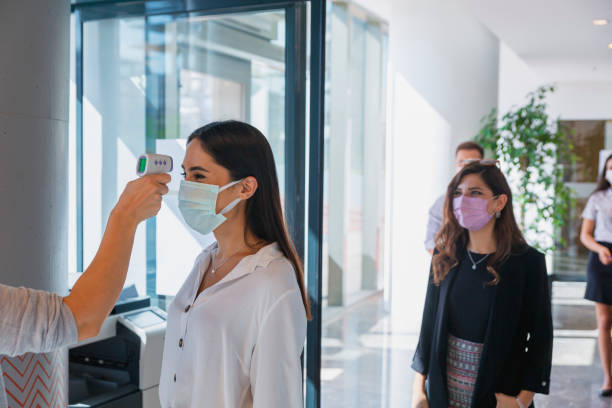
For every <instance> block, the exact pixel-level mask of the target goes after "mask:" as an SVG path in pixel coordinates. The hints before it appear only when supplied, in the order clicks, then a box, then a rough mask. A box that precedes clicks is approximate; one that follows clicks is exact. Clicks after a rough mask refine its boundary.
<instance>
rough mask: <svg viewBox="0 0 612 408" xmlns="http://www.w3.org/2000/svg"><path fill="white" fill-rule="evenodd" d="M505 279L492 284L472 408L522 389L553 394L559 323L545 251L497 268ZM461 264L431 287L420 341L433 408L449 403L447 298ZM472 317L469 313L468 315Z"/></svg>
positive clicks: (417, 358)
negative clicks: (556, 322)
mask: <svg viewBox="0 0 612 408" xmlns="http://www.w3.org/2000/svg"><path fill="white" fill-rule="evenodd" d="M496 271H497V272H498V273H499V276H500V281H499V283H498V284H497V285H495V286H491V287H489V290H492V291H494V300H493V304H492V306H491V311H490V314H489V323H488V326H487V331H486V334H485V340H484V346H483V350H482V356H481V360H480V369H479V371H478V377H477V380H476V386H475V389H474V396H473V400H472V407H474V408H481V407H495V405H496V400H495V393H497V392H501V393H504V394H507V395H512V396H515V395H518V393H519V392H520V391H521V390H528V391H533V392H536V393H541V394H548V391H549V383H550V366H551V360H552V341H553V327H552V315H551V304H550V293H549V289H548V276H547V274H546V263H545V259H544V255H543V254H541V253H540V252H538V251H536V250H535V249H533V248H531V247H528V248H527V249H526V250H525V251H524V252H523V253H521V254H520V255H515V256H512V257H510V258H509V259H508V260H507V261H506V262H505V263H504V264H502V265H501V266H499V267H497V268H496ZM455 275H456V268H453V269H451V271H450V272H449V274H448V275H447V276H446V278H445V279H444V280H442V282H441V283H440V286H436V285H434V284H433V282H430V283H429V284H428V286H427V296H426V298H425V308H424V310H423V322H422V324H421V334H420V337H419V344H418V346H417V349H416V352H415V354H414V359H413V362H412V368H413V369H414V370H415V371H417V372H419V373H421V374H424V375H426V376H427V397H428V399H429V404H430V406H431V407H432V408H443V407H447V405H448V395H447V388H446V348H447V338H448V331H447V320H448V313H447V310H446V309H447V306H446V304H447V298H448V293H449V288H450V287H451V285H452V284H453V280H454V278H455ZM466 318H469V316H466Z"/></svg>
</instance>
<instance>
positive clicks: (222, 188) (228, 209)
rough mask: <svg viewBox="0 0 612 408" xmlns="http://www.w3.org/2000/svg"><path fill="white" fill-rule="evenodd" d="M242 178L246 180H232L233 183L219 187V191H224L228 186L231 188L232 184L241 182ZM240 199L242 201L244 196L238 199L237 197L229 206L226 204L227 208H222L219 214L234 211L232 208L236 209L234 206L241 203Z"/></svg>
mask: <svg viewBox="0 0 612 408" xmlns="http://www.w3.org/2000/svg"><path fill="white" fill-rule="evenodd" d="M242 180H244V179H240V180H236V181H232V182H231V183H229V184H226V185H224V186H223V187H221V188H220V189H219V192H222V191H223V190H227V189H228V188H230V187H232V186H235V185H236V184H238V183H240V182H241V181H242ZM240 201H242V198H237V199H235V200H234V201H232V202H231V203H229V204H228V205H227V206H225V208H224V209H222V210H221V212H219V214H218V215H225V214H227V213H228V212H230V211H232V210H233V209H234V208H235V207H236V206H237V205H238V203H239V202H240Z"/></svg>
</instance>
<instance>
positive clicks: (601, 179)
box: [591, 154, 612, 194]
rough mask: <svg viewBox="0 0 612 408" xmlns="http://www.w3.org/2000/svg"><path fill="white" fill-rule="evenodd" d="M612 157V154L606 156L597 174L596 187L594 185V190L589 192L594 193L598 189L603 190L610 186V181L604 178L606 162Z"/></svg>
mask: <svg viewBox="0 0 612 408" xmlns="http://www.w3.org/2000/svg"><path fill="white" fill-rule="evenodd" d="M610 159H612V154H611V155H609V156H608V158H607V159H606V161H605V162H604V165H603V169H602V170H601V174H600V175H599V180H597V187H595V191H593V192H592V193H591V194H595V193H596V192H598V191H604V190H607V189H609V188H610V182H609V181H608V179H606V171H607V168H608V162H609V161H610Z"/></svg>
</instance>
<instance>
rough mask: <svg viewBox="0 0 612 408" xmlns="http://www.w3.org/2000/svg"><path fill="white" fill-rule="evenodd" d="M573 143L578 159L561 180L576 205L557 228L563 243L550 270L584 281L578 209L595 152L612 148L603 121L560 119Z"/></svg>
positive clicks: (594, 169)
mask: <svg viewBox="0 0 612 408" xmlns="http://www.w3.org/2000/svg"><path fill="white" fill-rule="evenodd" d="M561 126H563V127H565V128H566V130H567V132H568V136H569V137H570V139H571V141H572V143H573V145H574V152H575V153H576V155H577V156H578V161H577V163H576V164H575V165H573V166H571V165H570V164H569V163H565V166H567V168H568V171H567V172H566V174H565V181H566V183H568V184H569V185H570V186H571V187H572V188H573V189H574V191H575V193H576V205H575V206H573V207H572V208H570V210H569V214H570V216H569V220H568V224H567V225H566V226H564V227H563V228H562V230H561V237H562V238H563V239H564V240H565V242H566V246H565V247H560V248H559V249H557V250H556V251H555V252H554V253H553V273H554V275H555V279H556V280H569V281H585V280H586V265H587V259H588V255H589V251H588V249H586V248H585V247H584V245H583V244H582V243H581V242H580V228H581V226H582V218H581V216H582V211H583V210H584V206H585V205H586V202H587V200H588V197H589V195H590V194H591V193H592V192H593V190H595V185H596V183H597V178H598V177H599V152H600V151H601V150H602V149H605V148H610V147H612V140H607V139H606V122H605V121H597V120H580V121H561Z"/></svg>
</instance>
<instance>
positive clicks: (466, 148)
mask: <svg viewBox="0 0 612 408" xmlns="http://www.w3.org/2000/svg"><path fill="white" fill-rule="evenodd" d="M483 158H484V149H483V148H482V146H480V145H479V144H478V143H475V142H464V143H461V144H460V145H459V146H457V149H456V150H455V164H456V169H457V172H458V171H459V170H461V169H462V168H463V167H465V166H466V165H468V164H470V163H473V162H475V161H481V160H482V159H483ZM445 196H446V195H445V194H442V195H441V196H440V197H439V198H438V199H437V200H436V201H435V203H434V204H433V205H432V206H431V208H430V209H429V219H428V221H427V233H426V234H425V249H426V250H427V252H429V253H430V254H431V255H433V252H434V249H435V247H436V244H435V237H436V234H437V233H438V231H440V228H441V227H442V214H443V213H444V197H445Z"/></svg>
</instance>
